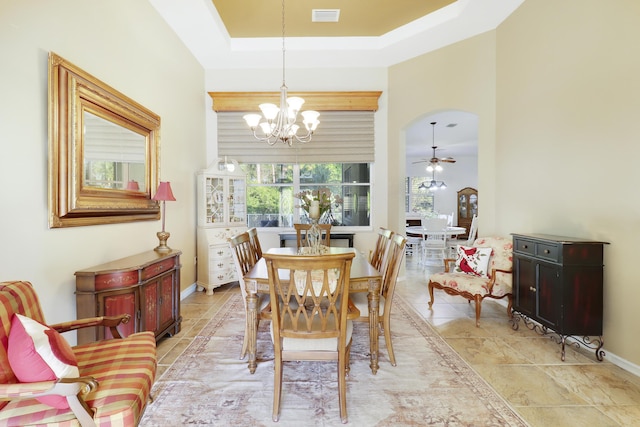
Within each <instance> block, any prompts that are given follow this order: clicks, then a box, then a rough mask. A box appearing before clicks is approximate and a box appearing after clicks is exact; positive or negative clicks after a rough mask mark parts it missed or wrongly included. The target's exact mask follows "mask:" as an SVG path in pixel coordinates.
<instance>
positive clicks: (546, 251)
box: [543, 249, 551, 254]
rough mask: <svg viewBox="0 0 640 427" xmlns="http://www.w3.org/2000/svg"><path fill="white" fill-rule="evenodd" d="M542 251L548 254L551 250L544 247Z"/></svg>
mask: <svg viewBox="0 0 640 427" xmlns="http://www.w3.org/2000/svg"><path fill="white" fill-rule="evenodd" d="M543 252H544V253H545V254H550V253H551V251H550V250H549V249H545V250H544V251H543Z"/></svg>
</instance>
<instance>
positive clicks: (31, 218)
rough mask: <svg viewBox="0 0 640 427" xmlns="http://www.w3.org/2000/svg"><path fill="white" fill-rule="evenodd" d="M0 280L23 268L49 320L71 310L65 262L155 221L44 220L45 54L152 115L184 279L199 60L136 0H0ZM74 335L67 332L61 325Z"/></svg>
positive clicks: (74, 265) (127, 241)
mask: <svg viewBox="0 0 640 427" xmlns="http://www.w3.org/2000/svg"><path fill="white" fill-rule="evenodd" d="M0 11H1V12H0V52H2V73H1V78H0V94H1V95H0V147H1V149H2V155H1V158H2V160H1V165H2V166H1V167H0V182H1V183H2V184H1V187H0V188H1V198H0V200H2V212H1V213H0V227H1V229H2V233H1V235H2V244H1V245H0V260H1V261H0V262H1V263H2V264H1V265H2V273H1V277H0V280H29V281H31V282H32V283H33V284H34V286H35V287H36V290H37V292H38V294H39V296H40V298H41V302H42V306H43V308H44V312H45V316H46V318H47V320H48V321H49V322H50V323H55V322H59V321H63V320H70V319H74V318H75V312H76V310H75V295H74V291H75V277H74V272H75V271H77V270H79V269H83V268H87V267H91V266H93V265H96V264H101V263H103V262H106V261H110V260H114V259H117V258H121V257H124V256H128V255H132V254H136V253H139V252H143V251H146V250H150V249H153V248H154V247H155V246H156V245H157V244H158V241H157V238H156V232H157V231H159V230H160V227H161V225H160V221H144V222H135V223H130V224H114V225H99V226H87V227H74V228H66V229H48V227H47V158H48V151H47V141H48V138H47V54H48V52H49V51H53V52H56V53H57V54H59V55H60V56H62V57H63V58H65V59H67V60H69V61H71V62H72V63H74V64H76V65H77V66H79V67H81V68H82V69H84V70H85V71H87V72H89V73H91V74H93V75H94V76H95V77H97V78H99V79H100V80H102V81H103V82H105V83H107V84H109V85H110V86H112V87H114V88H116V89H117V90H119V91H121V92H123V93H124V94H126V95H127V96H129V97H130V98H132V99H134V100H135V101H137V102H139V103H141V104H142V105H144V106H145V107H147V108H149V109H150V110H152V111H153V112H155V113H156V114H158V115H160V116H161V120H162V123H161V172H160V176H161V179H162V180H168V181H171V185H172V188H173V192H174V194H175V196H176V198H177V199H178V200H177V201H176V202H169V203H167V207H166V211H167V217H166V229H167V231H169V232H171V238H170V239H169V245H170V246H171V247H174V248H176V249H181V250H182V251H183V257H182V264H183V270H182V285H183V288H184V287H187V286H189V285H190V284H192V283H194V282H195V268H194V262H193V260H194V256H195V178H194V171H195V170H197V169H198V168H199V167H204V166H205V162H204V160H203V159H204V157H205V144H204V140H205V136H204V135H205V121H204V110H205V108H206V106H205V104H204V102H203V97H204V95H203V93H204V71H203V70H202V68H201V67H200V65H199V64H198V63H197V61H196V60H195V59H194V58H193V57H192V56H191V54H190V53H189V52H188V51H187V50H186V48H185V47H184V46H183V45H182V43H181V42H180V41H179V40H178V38H177V37H176V36H175V34H174V33H173V32H172V31H171V30H170V29H169V28H168V26H167V25H166V24H165V22H164V21H163V20H162V19H161V18H160V17H159V16H158V14H157V13H156V11H155V9H153V8H152V7H151V6H150V5H149V3H148V2H146V1H130V0H110V1H108V2H104V1H96V0H56V1H51V2H49V1H36V0H20V1H16V0H0ZM69 339H70V340H75V337H69Z"/></svg>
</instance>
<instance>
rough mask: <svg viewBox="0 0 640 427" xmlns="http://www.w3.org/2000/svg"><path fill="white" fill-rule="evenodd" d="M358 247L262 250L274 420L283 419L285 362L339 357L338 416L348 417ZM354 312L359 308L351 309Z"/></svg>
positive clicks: (355, 315) (344, 419)
mask: <svg viewBox="0 0 640 427" xmlns="http://www.w3.org/2000/svg"><path fill="white" fill-rule="evenodd" d="M354 256H355V253H354V252H348V253H342V254H329V255H322V256H313V255H312V256H291V255H276V254H269V253H265V254H264V259H265V261H266V265H267V273H268V276H269V292H270V295H271V304H272V317H271V338H272V340H273V353H274V382H273V421H278V419H279V418H280V401H281V397H282V378H283V372H282V371H283V362H285V361H300V360H313V361H327V360H337V362H338V401H339V404H340V419H341V420H342V422H343V423H346V422H347V420H348V418H347V399H346V397H347V396H346V394H347V384H346V375H347V373H348V366H349V355H350V350H351V335H352V332H353V323H352V321H351V320H350V319H348V318H347V316H348V310H349V306H350V304H349V301H348V300H349V276H350V271H351V261H352V259H353V257H354ZM352 313H353V316H354V317H358V316H359V315H360V313H358V312H357V311H353V312H352Z"/></svg>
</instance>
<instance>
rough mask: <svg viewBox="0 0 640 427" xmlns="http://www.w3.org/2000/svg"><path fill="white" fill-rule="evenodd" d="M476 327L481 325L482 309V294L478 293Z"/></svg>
mask: <svg viewBox="0 0 640 427" xmlns="http://www.w3.org/2000/svg"><path fill="white" fill-rule="evenodd" d="M475 300H476V327H478V328H479V327H480V312H481V311H482V296H480V295H478V294H476V295H475Z"/></svg>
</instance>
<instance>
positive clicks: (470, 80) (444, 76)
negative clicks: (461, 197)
mask: <svg viewBox="0 0 640 427" xmlns="http://www.w3.org/2000/svg"><path fill="white" fill-rule="evenodd" d="M388 95H389V96H388V97H389V107H388V109H389V124H388V129H389V133H388V139H389V146H390V147H394V148H395V149H389V151H388V154H389V156H388V158H387V164H386V165H385V166H386V168H388V170H389V182H390V184H389V204H388V205H387V206H388V210H389V212H388V216H389V224H390V227H392V228H393V229H397V230H400V229H402V228H403V225H404V193H405V192H404V188H403V184H404V177H405V175H406V170H405V169H406V165H405V148H404V147H405V141H404V130H405V129H406V128H407V127H408V126H409V125H411V123H412V122H413V121H415V120H417V119H419V118H421V117H424V116H426V115H429V114H432V113H435V112H439V111H443V110H462V111H467V112H470V113H474V114H477V115H478V117H479V121H478V123H479V125H478V126H479V129H478V191H479V192H480V193H481V196H480V197H479V198H478V203H479V206H481V209H482V210H481V212H480V215H479V221H480V227H479V228H480V229H482V230H486V231H487V232H489V231H490V230H494V227H495V226H494V224H493V221H492V218H491V216H490V215H482V212H487V211H489V209H491V208H492V206H493V197H492V194H493V186H494V174H493V173H492V172H491V171H492V170H493V158H494V147H495V32H488V33H485V34H482V35H480V36H477V37H474V38H472V39H469V40H465V41H462V42H459V43H457V44H455V45H452V46H449V47H446V48H443V49H440V50H437V51H435V52H432V53H430V54H427V55H423V56H421V57H418V58H415V59H412V60H410V61H406V62H404V63H402V64H398V65H396V66H393V67H391V68H390V69H389V94H388ZM454 191H455V190H454Z"/></svg>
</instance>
